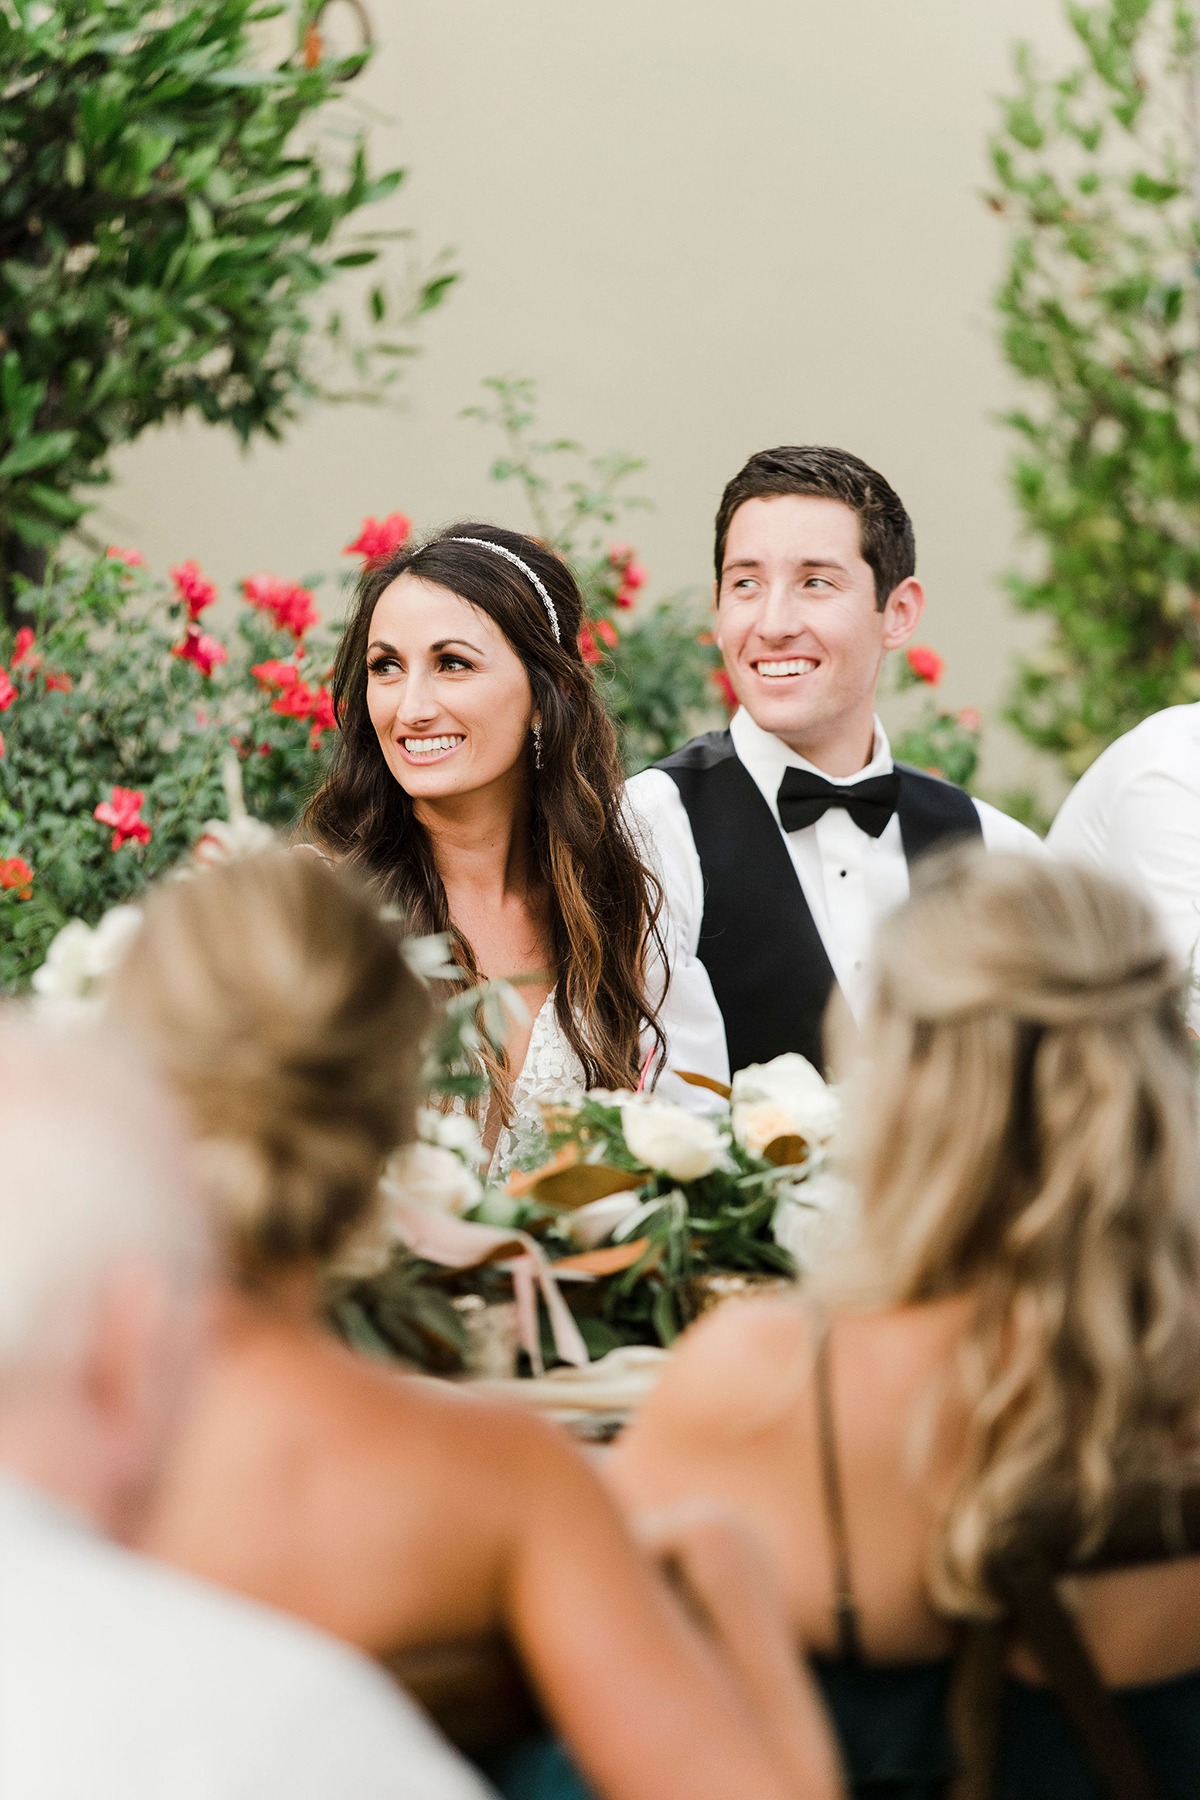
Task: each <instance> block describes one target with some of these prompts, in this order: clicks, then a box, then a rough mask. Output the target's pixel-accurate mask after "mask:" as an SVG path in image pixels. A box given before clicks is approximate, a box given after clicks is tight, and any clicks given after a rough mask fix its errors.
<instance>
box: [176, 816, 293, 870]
mask: <svg viewBox="0 0 1200 1800" xmlns="http://www.w3.org/2000/svg"><path fill="white" fill-rule="evenodd" d="M274 842H275V833H274V832H273V831H272V830H271V827H270V826H269V825H264V824H263V821H262V820H261V819H251V818H249V817H247V818H244V819H234V820H229V819H207V820H206V821H205V823H204V824H203V825H202V826H201V828H200V836H199V837H198V838H197V839H196V842H195V843H194V844H193V845H192V855H193V857H194V858H195V860H196V861H197V862H198V863H200V864H201V866H202V867H203V868H206V869H211V868H214V867H215V866H216V864H217V863H223V862H229V861H231V860H232V859H233V858H234V857H237V856H253V855H254V854H255V852H256V851H258V850H269V849H270V848H271V845H272V844H273V843H274Z"/></svg>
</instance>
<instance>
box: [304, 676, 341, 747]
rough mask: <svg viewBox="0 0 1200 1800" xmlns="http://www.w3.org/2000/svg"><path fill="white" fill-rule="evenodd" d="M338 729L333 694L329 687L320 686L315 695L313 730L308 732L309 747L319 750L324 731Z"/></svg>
mask: <svg viewBox="0 0 1200 1800" xmlns="http://www.w3.org/2000/svg"><path fill="white" fill-rule="evenodd" d="M336 730H337V719H336V718H335V717H334V712H333V695H332V694H331V693H330V692H329V689H328V688H327V687H319V688H318V689H317V691H316V693H315V694H314V695H313V710H312V730H311V731H310V732H309V734H308V747H309V749H310V750H319V749H320V748H321V738H322V736H323V735H324V733H325V732H327V731H336Z"/></svg>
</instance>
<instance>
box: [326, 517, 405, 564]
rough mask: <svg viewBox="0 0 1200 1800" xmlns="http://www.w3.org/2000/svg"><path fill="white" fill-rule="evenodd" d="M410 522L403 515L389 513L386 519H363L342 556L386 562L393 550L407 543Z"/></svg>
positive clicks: (366, 560) (371, 561) (370, 561)
mask: <svg viewBox="0 0 1200 1800" xmlns="http://www.w3.org/2000/svg"><path fill="white" fill-rule="evenodd" d="M411 531H412V520H411V519H406V518H405V516H404V514H403V513H389V514H388V516H387V518H386V519H364V520H363V522H362V527H361V529H360V530H359V534H358V536H357V537H356V538H355V540H354V542H353V543H352V544H347V545H346V548H345V549H344V550H343V552H342V555H343V556H361V557H362V558H363V560H364V561H365V562H369V563H377V562H386V561H387V559H388V557H389V556H391V554H392V552H393V551H394V550H399V548H400V546H401V544H406V543H407V542H408V537H409V533H410V532H411Z"/></svg>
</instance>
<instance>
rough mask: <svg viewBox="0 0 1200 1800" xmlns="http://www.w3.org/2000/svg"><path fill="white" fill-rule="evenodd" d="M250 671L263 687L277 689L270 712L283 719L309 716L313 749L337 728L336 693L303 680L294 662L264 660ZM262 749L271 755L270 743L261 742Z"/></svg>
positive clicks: (262, 753)
mask: <svg viewBox="0 0 1200 1800" xmlns="http://www.w3.org/2000/svg"><path fill="white" fill-rule="evenodd" d="M250 673H251V674H252V675H253V676H254V678H255V680H256V681H257V682H258V684H259V686H260V687H263V688H267V689H268V690H269V689H271V688H278V689H279V692H278V693H277V694H276V696H275V698H274V700H272V702H271V711H272V712H273V713H279V715H280V716H281V717H282V718H284V719H309V720H311V722H312V729H311V730H310V731H309V734H308V746H309V749H310V750H317V749H319V748H320V744H321V737H322V734H323V733H324V732H326V731H336V730H337V720H336V719H335V718H334V716H333V696H332V695H331V694H330V692H329V689H328V688H327V687H326V686H325V685H324V683H322V685H321V686H320V687H319V688H317V689H315V690H314V689H313V688H310V687H309V685H308V683H307V681H301V679H300V671H299V669H298V668H297V667H296V665H295V663H289V662H265V663H255V665H254V667H253V668H252V669H251V671H250ZM259 752H260V754H261V755H263V756H269V755H270V754H271V746H270V745H269V744H260V746H259Z"/></svg>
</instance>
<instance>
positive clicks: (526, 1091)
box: [491, 990, 586, 1181]
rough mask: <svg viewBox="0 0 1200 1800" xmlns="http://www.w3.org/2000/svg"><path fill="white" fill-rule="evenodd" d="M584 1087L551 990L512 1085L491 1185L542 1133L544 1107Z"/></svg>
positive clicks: (493, 1161)
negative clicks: (508, 1116) (509, 1111)
mask: <svg viewBox="0 0 1200 1800" xmlns="http://www.w3.org/2000/svg"><path fill="white" fill-rule="evenodd" d="M585 1086H586V1082H585V1079H584V1072H583V1064H582V1063H581V1062H580V1060H579V1058H578V1057H577V1056H576V1054H575V1052H574V1051H573V1050H572V1048H571V1046H570V1044H568V1042H567V1040H566V1038H565V1037H564V1036H563V1032H562V1027H561V1025H560V1024H559V1022H558V1015H557V1013H556V1012H555V1010H554V992H553V990H551V992H550V993H549V994H548V995H547V996H546V998H545V1000H544V1001H543V1002H542V1004H541V1006H540V1007H539V1008H538V1012H537V1015H536V1017H535V1018H534V1021H533V1030H532V1031H531V1032H530V1034H529V1048H528V1050H526V1052H525V1061H524V1062H523V1063H522V1064H521V1069H520V1073H519V1074H518V1076H517V1078H516V1080H515V1081H514V1082H513V1090H512V1100H513V1121H512V1124H511V1125H507V1126H505V1128H504V1130H503V1131H502V1132H501V1133H500V1136H499V1137H498V1138H497V1140H496V1148H495V1151H494V1153H493V1156H492V1166H491V1176H492V1179H493V1180H494V1181H503V1180H504V1178H505V1176H506V1175H507V1174H508V1172H509V1170H510V1169H511V1168H512V1166H513V1163H514V1162H515V1161H516V1160H517V1158H518V1157H519V1156H520V1155H521V1153H522V1151H523V1149H524V1148H525V1146H526V1144H527V1143H528V1142H529V1140H530V1139H531V1138H532V1137H533V1135H534V1133H535V1132H538V1131H540V1130H541V1126H542V1115H541V1110H540V1109H541V1107H542V1105H543V1103H544V1102H546V1101H549V1100H559V1099H562V1098H563V1097H564V1096H566V1095H569V1094H577V1093H579V1092H580V1091H581V1090H582V1089H583V1088H584V1087H585Z"/></svg>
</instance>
